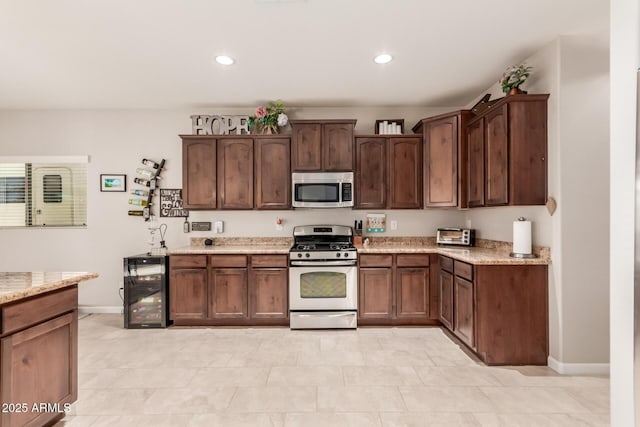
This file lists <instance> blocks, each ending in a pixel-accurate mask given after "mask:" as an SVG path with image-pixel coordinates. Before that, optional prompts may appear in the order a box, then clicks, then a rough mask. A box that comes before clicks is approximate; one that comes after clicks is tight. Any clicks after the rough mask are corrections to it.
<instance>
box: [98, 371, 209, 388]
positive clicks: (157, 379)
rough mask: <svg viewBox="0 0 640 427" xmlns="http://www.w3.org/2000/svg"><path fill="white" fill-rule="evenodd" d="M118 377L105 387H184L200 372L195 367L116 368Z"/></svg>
mask: <svg viewBox="0 0 640 427" xmlns="http://www.w3.org/2000/svg"><path fill="white" fill-rule="evenodd" d="M116 371H119V372H120V375H119V376H118V378H117V379H116V380H115V381H113V382H112V383H111V384H109V385H108V386H106V387H107V388H142V387H144V388H151V389H153V388H166V387H186V386H187V384H189V383H190V382H191V380H192V379H193V378H194V377H195V376H196V374H197V373H200V372H201V370H200V369H196V368H191V369H188V368H162V367H154V368H147V369H118V370H116Z"/></svg>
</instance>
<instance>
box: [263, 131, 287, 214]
mask: <svg viewBox="0 0 640 427" xmlns="http://www.w3.org/2000/svg"><path fill="white" fill-rule="evenodd" d="M254 150H255V159H254V160H255V163H254V164H255V169H254V177H255V207H256V209H290V208H291V169H290V158H291V154H290V150H291V140H290V139H289V138H265V139H256V140H255V142H254Z"/></svg>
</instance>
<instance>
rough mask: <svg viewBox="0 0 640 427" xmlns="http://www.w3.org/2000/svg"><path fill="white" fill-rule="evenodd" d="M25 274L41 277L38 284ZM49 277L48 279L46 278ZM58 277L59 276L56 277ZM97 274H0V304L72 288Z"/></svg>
mask: <svg viewBox="0 0 640 427" xmlns="http://www.w3.org/2000/svg"><path fill="white" fill-rule="evenodd" d="M27 274H32V275H34V274H36V275H40V274H41V275H42V277H43V280H42V282H41V283H40V281H38V283H34V281H33V280H31V281H29V279H27V278H26V275H27ZM47 275H49V277H47ZM57 275H59V276H57ZM96 277H98V273H87V272H47V273H39V272H15V273H11V272H0V304H7V303H10V302H15V301H19V300H21V299H24V298H29V297H32V296H36V295H39V294H43V293H46V292H50V291H55V290H58V289H63V288H66V287H69V286H73V285H75V284H77V283H79V282H83V281H85V280H90V279H95V278H96Z"/></svg>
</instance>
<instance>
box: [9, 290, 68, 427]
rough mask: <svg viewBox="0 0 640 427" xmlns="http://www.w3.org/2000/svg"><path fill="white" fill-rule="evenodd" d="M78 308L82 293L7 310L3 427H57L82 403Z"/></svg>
mask: <svg viewBox="0 0 640 427" xmlns="http://www.w3.org/2000/svg"><path fill="white" fill-rule="evenodd" d="M77 306H78V292H77V287H76V288H71V289H65V290H62V291H55V292H51V293H48V294H44V295H42V296H37V297H34V298H32V299H29V300H27V301H25V302H18V303H15V304H8V305H7V306H3V307H2V309H1V310H2V318H3V319H4V324H2V335H1V336H2V338H0V378H1V381H0V401H1V402H2V413H1V414H0V426H2V427H5V426H6V427H9V426H24V425H33V426H41V425H47V424H50V423H53V422H54V421H55V420H56V419H59V418H62V417H63V416H64V413H65V409H67V410H68V409H69V407H70V405H71V403H73V402H74V401H76V400H77V397H78V311H77ZM51 315H55V317H53V318H50V316H51ZM34 405H35V408H34Z"/></svg>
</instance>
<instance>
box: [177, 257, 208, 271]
mask: <svg viewBox="0 0 640 427" xmlns="http://www.w3.org/2000/svg"><path fill="white" fill-rule="evenodd" d="M169 265H170V266H171V268H205V267H206V266H207V256H206V255H171V256H170V257H169Z"/></svg>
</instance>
